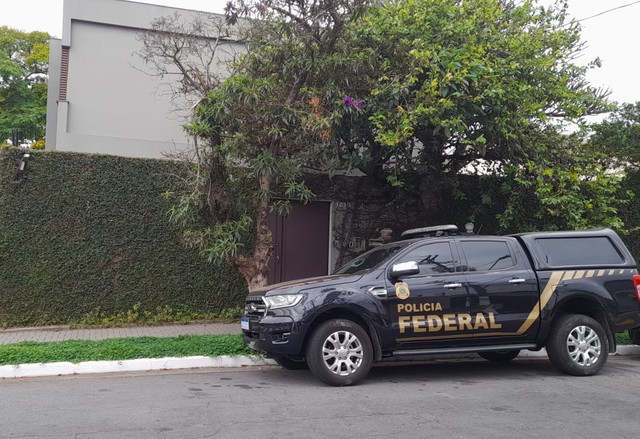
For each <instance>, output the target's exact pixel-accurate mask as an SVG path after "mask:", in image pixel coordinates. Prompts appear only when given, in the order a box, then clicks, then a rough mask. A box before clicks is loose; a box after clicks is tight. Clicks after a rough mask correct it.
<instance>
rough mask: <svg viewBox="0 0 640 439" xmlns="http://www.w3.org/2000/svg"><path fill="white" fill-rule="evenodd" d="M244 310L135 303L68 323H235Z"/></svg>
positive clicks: (97, 311) (106, 324) (237, 307)
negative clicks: (144, 306)
mask: <svg viewBox="0 0 640 439" xmlns="http://www.w3.org/2000/svg"><path fill="white" fill-rule="evenodd" d="M243 311H244V308H242V307H240V306H236V307H233V308H229V309H226V310H222V311H220V312H206V311H194V310H192V309H188V308H186V307H184V306H181V307H180V308H179V309H174V308H172V307H170V306H169V305H165V306H159V307H156V308H155V309H151V310H148V309H142V305H141V304H139V303H136V304H135V305H133V308H131V309H129V310H127V311H122V312H119V313H116V314H107V313H104V312H101V311H100V310H99V309H97V310H94V311H92V312H90V313H88V314H87V315H85V316H83V317H82V318H80V319H78V320H72V321H70V322H69V324H70V325H71V327H74V328H81V327H87V326H100V327H103V328H104V327H107V328H109V327H119V326H127V325H161V324H164V323H174V322H179V323H183V324H187V323H189V322H193V321H220V320H222V321H225V322H229V323H231V322H237V321H238V320H239V319H240V317H241V315H242V312H243Z"/></svg>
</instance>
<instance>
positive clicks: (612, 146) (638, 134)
mask: <svg viewBox="0 0 640 439" xmlns="http://www.w3.org/2000/svg"><path fill="white" fill-rule="evenodd" d="M591 130H592V133H593V134H592V136H591V138H590V139H589V143H590V144H591V145H592V147H593V149H594V150H596V151H598V152H599V153H600V159H606V161H607V162H608V164H609V165H610V166H614V167H621V168H627V169H630V170H634V171H638V170H640V102H636V103H635V104H622V105H621V106H620V107H619V108H618V109H617V110H616V111H615V112H613V113H612V114H611V115H610V116H609V117H608V118H607V119H606V120H604V121H602V122H600V123H597V124H594V125H592V126H591Z"/></svg>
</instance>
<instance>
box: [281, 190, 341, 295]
mask: <svg viewBox="0 0 640 439" xmlns="http://www.w3.org/2000/svg"><path fill="white" fill-rule="evenodd" d="M330 211H331V204H330V203H324V202H313V203H308V204H302V203H295V202H293V203H292V209H291V212H289V215H285V216H280V215H278V214H276V213H271V215H270V216H269V228H270V229H271V233H273V243H274V252H273V256H272V257H271V261H270V262H269V284H274V283H278V282H284V281H288V280H294V279H303V278H307V277H314V276H324V275H326V274H328V267H329V217H330Z"/></svg>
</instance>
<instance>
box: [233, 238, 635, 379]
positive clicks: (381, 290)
mask: <svg viewBox="0 0 640 439" xmlns="http://www.w3.org/2000/svg"><path fill="white" fill-rule="evenodd" d="M443 230H444V231H445V233H441V235H443V236H431V237H423V238H418V239H406V240H403V241H398V242H394V243H390V244H386V245H383V246H380V247H376V248H374V249H373V250H371V251H369V252H367V253H364V254H362V255H361V256H359V257H357V258H356V259H354V260H352V261H351V262H349V263H348V264H347V265H345V266H344V267H342V268H340V269H338V270H337V271H336V273H335V274H333V275H331V276H324V277H319V278H313V279H305V280H300V281H293V282H287V283H282V284H277V285H271V286H269V287H268V288H267V289H265V290H262V291H254V292H252V293H250V295H249V296H248V297H247V299H246V306H245V314H244V316H243V318H242V319H241V327H242V331H243V335H244V339H245V341H246V343H247V344H248V345H249V346H250V347H252V348H253V349H255V350H257V351H260V352H263V353H265V354H266V355H267V356H268V357H270V358H274V359H275V360H276V362H278V364H280V365H281V366H283V367H285V368H288V369H301V368H306V367H308V368H309V369H311V371H312V372H313V374H314V375H315V376H316V377H318V378H319V379H320V380H322V381H324V382H326V383H328V384H331V385H350V384H354V383H356V382H358V381H360V380H362V379H363V378H365V377H366V376H367V374H368V372H369V370H370V368H371V365H372V363H374V362H377V361H381V360H382V359H383V358H385V357H397V358H402V357H407V356H411V357H416V356H421V355H433V354H450V353H468V352H477V353H479V354H480V355H481V356H482V357H484V358H485V359H487V360H490V361H498V362H505V361H509V360H511V359H513V358H515V357H516V356H517V355H518V353H519V352H520V351H521V350H523V349H528V350H539V349H541V348H543V347H546V349H547V354H548V356H549V359H550V360H551V362H552V363H553V364H554V365H555V366H556V367H557V368H558V369H559V370H561V371H562V372H565V373H568V374H571V375H593V374H595V373H597V372H598V371H599V370H600V369H601V368H602V367H603V366H604V364H605V363H606V361H607V358H608V355H609V353H611V352H615V350H616V341H615V337H614V335H615V333H616V332H622V331H625V330H632V338H633V339H634V340H637V339H638V329H635V328H640V276H639V275H638V270H637V266H636V262H635V261H634V259H633V257H632V256H631V254H630V253H629V251H628V250H627V248H626V247H625V245H624V244H623V242H622V241H621V239H620V238H619V237H618V235H617V234H616V233H615V232H614V231H612V230H610V229H601V230H591V231H572V232H540V233H526V234H519V235H513V236H462V235H451V234H449V233H446V232H450V231H451V230H449V229H447V228H444V229H442V230H440V231H443ZM436 234H439V233H436ZM634 331H635V332H634Z"/></svg>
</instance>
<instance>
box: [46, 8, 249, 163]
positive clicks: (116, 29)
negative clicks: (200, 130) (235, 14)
mask: <svg viewBox="0 0 640 439" xmlns="http://www.w3.org/2000/svg"><path fill="white" fill-rule="evenodd" d="M175 13H179V14H180V15H182V16H184V17H185V20H188V19H189V17H193V16H195V15H197V14H204V13H199V12H196V11H189V10H182V9H175V8H167V7H162V6H155V5H148V4H142V3H134V2H128V1H121V0H65V1H64V25H63V36H62V40H52V41H51V52H50V54H51V73H50V79H49V83H50V90H49V98H48V99H49V102H48V115H47V149H49V150H58V151H76V152H89V153H105V154H114V155H122V156H129V157H147V158H161V157H164V156H165V155H166V154H171V153H175V152H177V151H182V150H186V149H190V140H189V138H188V136H187V135H186V134H185V132H184V130H183V125H184V124H185V122H186V118H187V117H188V116H189V113H190V108H189V107H190V104H187V103H186V101H185V100H180V99H178V100H175V97H172V96H170V95H169V93H168V91H169V89H168V87H166V85H164V86H163V84H162V83H161V81H160V79H159V78H157V77H154V76H151V75H150V74H149V73H151V72H150V71H149V69H148V67H147V66H145V65H144V62H143V61H142V59H141V58H140V57H139V56H138V55H137V54H136V52H138V51H139V50H140V49H141V47H142V44H141V43H140V42H139V41H138V40H137V38H138V36H139V35H140V34H141V33H142V32H144V31H145V30H146V29H148V28H149V27H150V24H151V22H152V21H153V20H154V19H155V18H158V17H162V16H170V15H173V14H175ZM206 15H211V14H206ZM231 46H233V47H232V50H234V49H238V50H239V49H240V48H241V46H240V45H238V44H235V43H232V44H231ZM65 47H67V48H68V50H69V64H68V75H67V94H66V100H65V99H62V100H60V99H59V98H60V81H61V79H64V78H63V76H64V74H61V63H60V61H59V60H60V57H61V54H62V50H63V48H65ZM54 99H55V101H54ZM172 99H173V100H172ZM52 101H53V102H52Z"/></svg>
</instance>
